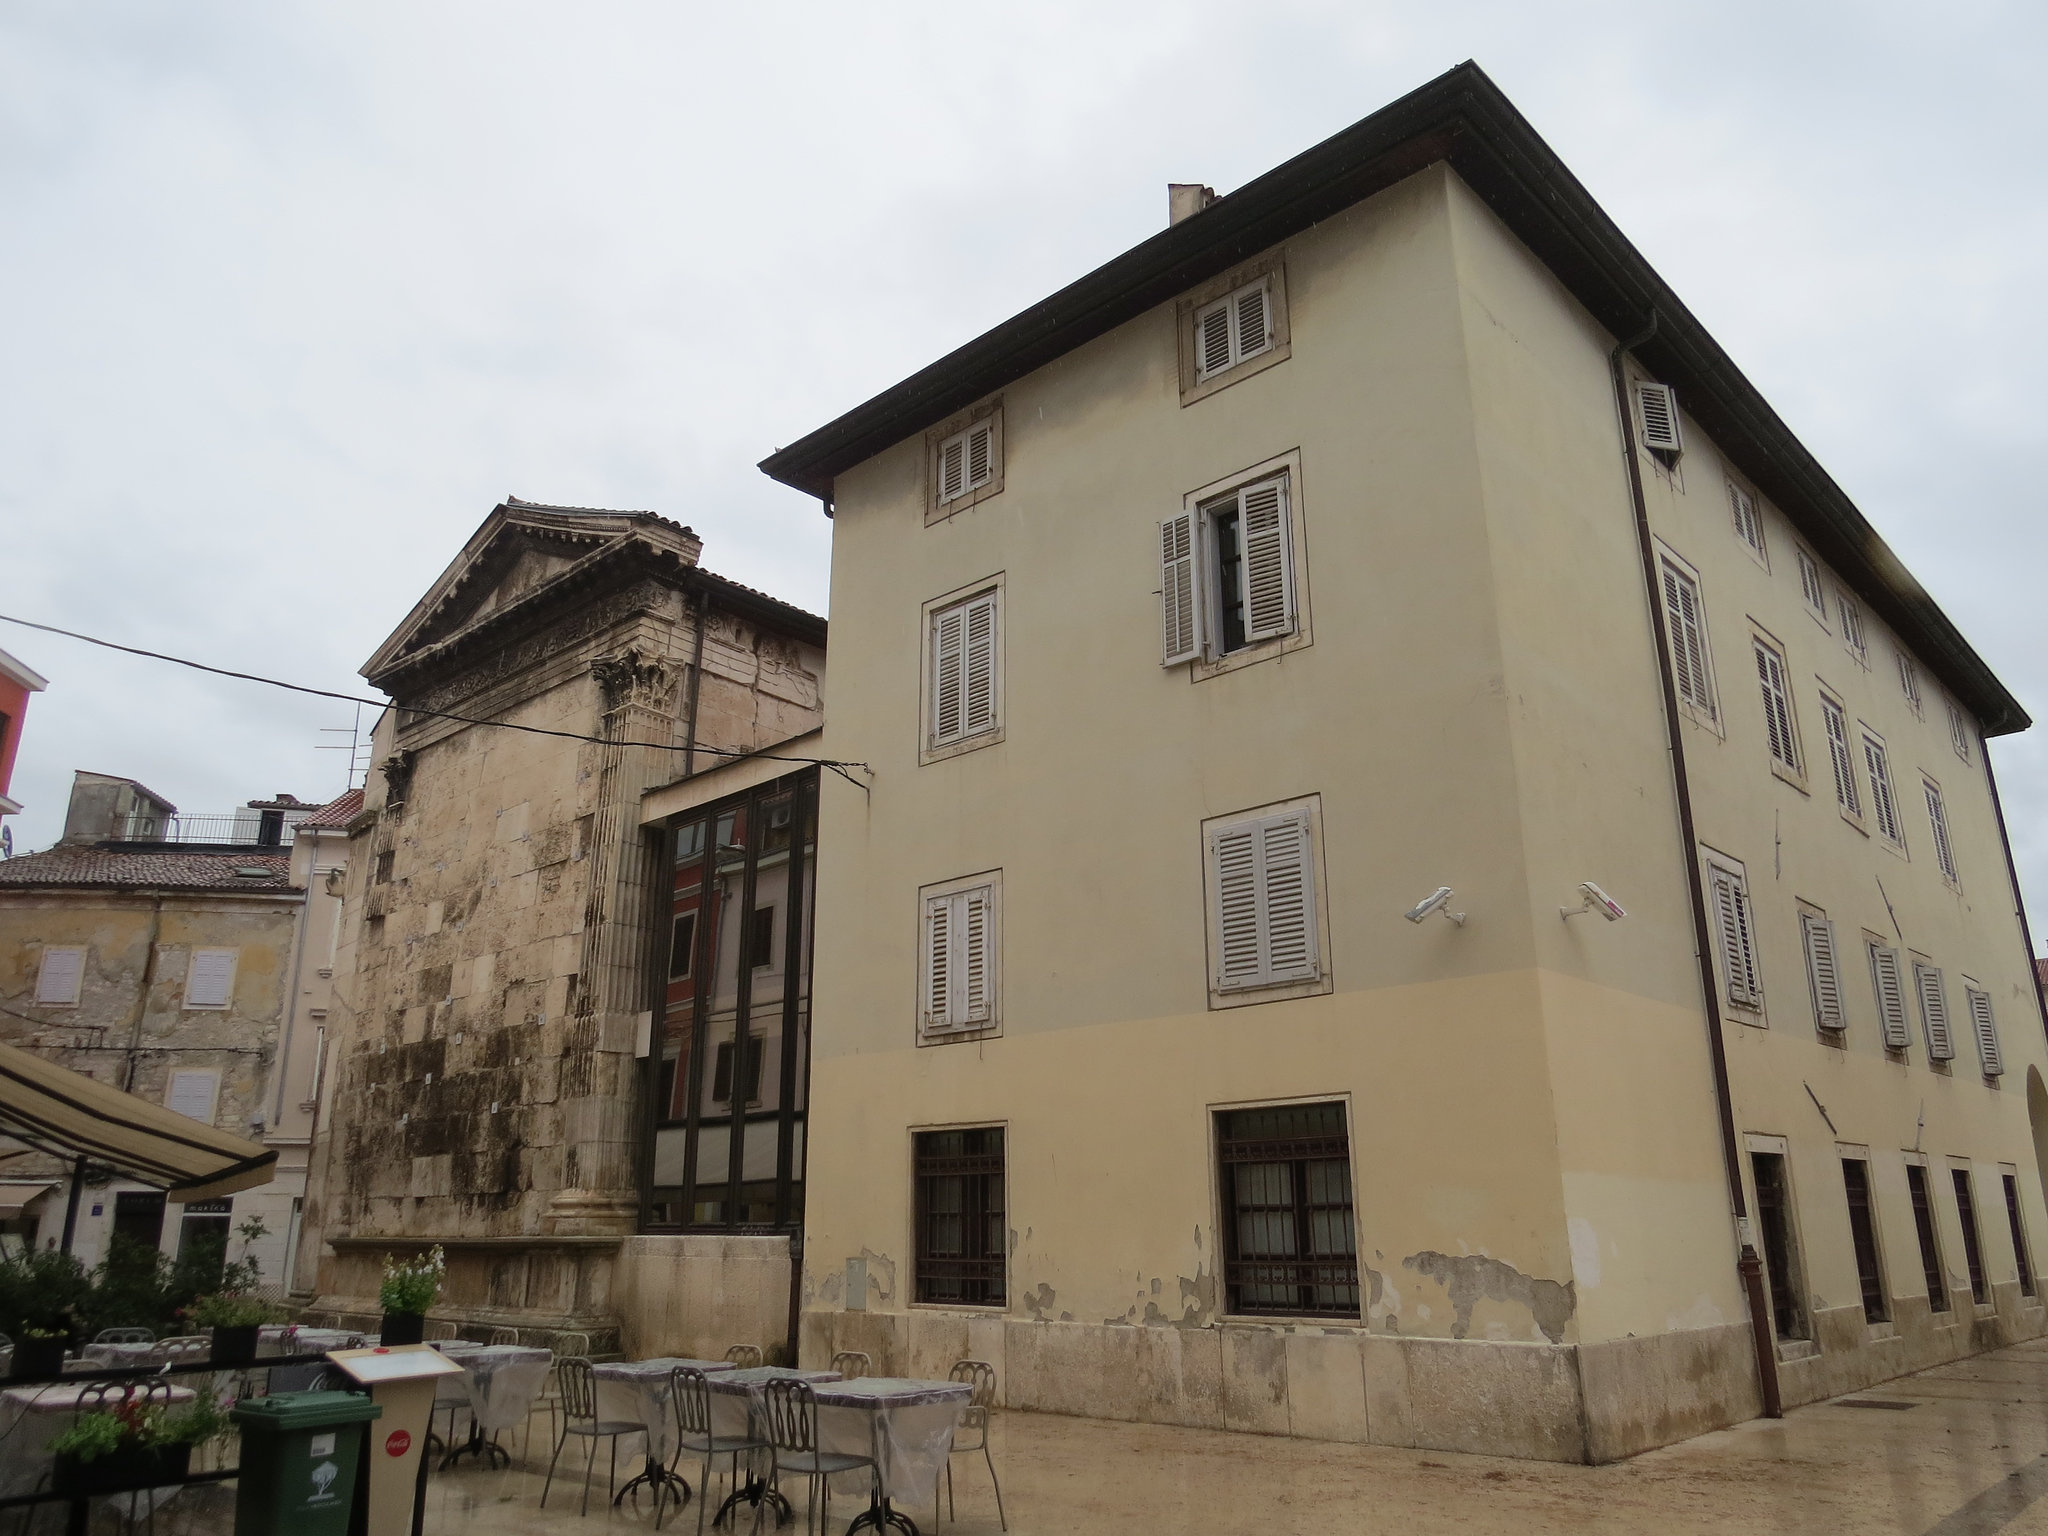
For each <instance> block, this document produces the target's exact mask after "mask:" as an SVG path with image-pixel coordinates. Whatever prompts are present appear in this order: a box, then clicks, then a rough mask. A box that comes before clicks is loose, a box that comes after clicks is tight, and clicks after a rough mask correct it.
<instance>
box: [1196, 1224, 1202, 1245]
mask: <svg viewBox="0 0 2048 1536" xmlns="http://www.w3.org/2000/svg"><path fill="white" fill-rule="evenodd" d="M1195 1246H1196V1247H1197V1248H1200V1247H1201V1246H1202V1229H1201V1227H1200V1226H1197V1227H1196V1228H1195Z"/></svg>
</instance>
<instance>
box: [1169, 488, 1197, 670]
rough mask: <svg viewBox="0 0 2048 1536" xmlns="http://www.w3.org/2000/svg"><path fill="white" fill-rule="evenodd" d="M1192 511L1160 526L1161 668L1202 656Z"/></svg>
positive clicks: (1172, 518)
mask: <svg viewBox="0 0 2048 1536" xmlns="http://www.w3.org/2000/svg"><path fill="white" fill-rule="evenodd" d="M1196 515H1197V514H1195V513H1194V512H1181V513H1178V514H1176V515H1175V516H1173V517H1169V518H1167V519H1165V520H1164V521H1162V522H1161V523H1160V525H1159V630H1160V653H1161V654H1160V665H1161V666H1167V667H1173V666H1178V665H1180V663H1182V662H1184V661H1193V660H1195V659H1196V658H1197V657H1198V656H1200V655H1201V653H1202V625H1201V600H1202V580H1201V571H1200V569H1199V565H1198V557H1197V555H1196V553H1195V550H1196V539H1195V518H1196Z"/></svg>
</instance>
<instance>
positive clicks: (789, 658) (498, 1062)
mask: <svg viewBox="0 0 2048 1536" xmlns="http://www.w3.org/2000/svg"><path fill="white" fill-rule="evenodd" d="M699 548H700V545H699V541H698V540H697V538H696V537H695V535H693V534H692V533H690V531H689V530H688V529H686V528H682V527H679V526H678V525H676V524H674V523H671V522H668V521H666V520H664V519H662V518H659V517H655V516H653V515H652V514H647V513H625V512H591V511H584V510H578V509H564V508H548V507H538V506H534V505H532V504H529V503H524V502H519V501H516V500H515V501H509V502H507V503H505V504H503V505H501V506H499V507H498V508H497V509H496V510H494V511H493V512H492V513H491V515H490V517H489V518H487V519H486V520H485V522H484V524H483V526H482V527H481V528H480V529H479V530H478V532H477V534H476V535H475V536H474V537H473V538H472V539H471V540H470V542H469V544H468V546H467V547H466V548H465V549H464V551H463V553H462V555H461V556H460V557H459V558H458V559H457V560H456V561H455V563H454V564H453V565H451V566H450V567H449V569H448V570H447V572H445V573H444V575H443V576H442V577H441V579H440V580H439V581H438V582H437V583H436V585H435V586H434V588H433V589H432V590H431V591H430V592H429V593H428V594H427V596H426V597H425V598H424V599H422V601H421V602H420V604H419V605H418V606H417V607H416V608H415V609H414V611H413V613H412V614H411V615H410V616H408V618H407V619H406V621H405V623H404V624H402V625H401V626H400V627H399V629H398V630H397V631H396V632H395V633H394V634H393V636H392V637H391V639H390V640H388V641H387V642H386V643H385V645H384V647H383V648H382V649H380V650H379V652H378V653H377V655H376V656H375V657H373V658H372V659H371V661H370V662H369V664H368V665H367V666H366V667H365V668H364V674H365V675H366V676H367V677H368V678H369V679H370V680H371V681H372V682H373V683H374V684H376V685H377V686H378V687H379V688H380V689H382V690H383V691H385V692H386V693H388V694H390V695H391V696H392V698H393V699H394V701H395V707H394V709H393V710H392V711H391V712H389V713H387V714H386V715H385V717H384V718H383V719H382V720H381V721H380V722H379V724H378V726H377V730H376V751H377V758H378V760H379V762H380V763H381V764H382V769H381V771H380V772H379V773H376V774H373V775H372V777H371V782H370V785H369V787H368V792H367V796H366V801H365V806H364V811H363V814H362V816H361V817H360V818H359V820H358V821H357V823H356V824H355V825H354V827H353V828H352V839H353V844H354V846H353V847H352V849H351V856H350V859H349V874H348V886H347V892H346V895H345V897H344V913H343V920H342V940H341V946H340V949H339V951H338V953H337V957H336V976H337V988H336V999H335V1009H334V1017H333V1020H332V1032H331V1036H330V1038H331V1039H332V1040H333V1041H334V1050H333V1056H332V1060H331V1062H330V1067H331V1070H330V1074H329V1080H330V1084H331V1092H332V1098H331V1101H330V1103H329V1104H328V1105H327V1106H325V1107H324V1108H323V1114H322V1129H321V1132H320V1145H319V1146H318V1147H316V1151H315V1157H314V1163H315V1171H314V1175H313V1179H312V1187H311V1189H310V1191H309V1197H308V1214H307V1221H306V1237H305V1241H306V1243H307V1244H308V1245H309V1247H308V1248H307V1250H306V1256H307V1257H308V1258H309V1259H310V1258H312V1257H313V1256H314V1255H315V1254H317V1255H318V1256H319V1273H320V1277H321V1278H320V1282H319V1291H320V1297H321V1300H320V1305H321V1306H322V1307H324V1308H327V1309H331V1310H335V1311H350V1310H354V1311H366V1310H370V1309H372V1308H373V1307H374V1300H375V1295H376V1281H377V1274H378V1269H379V1266H380V1264H381V1260H382V1256H383V1254H384V1253H385V1252H387V1251H396V1250H399V1249H403V1248H406V1247H410V1246H415V1245H417V1244H419V1243H423V1242H432V1241H438V1242H441V1243H443V1244H444V1245H446V1246H447V1247H448V1249H449V1254H450V1279H449V1284H448V1288H447V1292H446V1293H445V1294H444V1306H445V1308H446V1309H448V1310H449V1311H450V1313H451V1315H459V1316H461V1317H463V1318H465V1319H470V1320H476V1321H490V1322H496V1323H505V1324H510V1325H513V1326H529V1327H533V1328H536V1329H544V1328H548V1327H583V1328H587V1329H590V1330H592V1331H594V1332H597V1333H600V1334H602V1333H604V1332H605V1330H606V1329H607V1328H611V1327H616V1321H615V1319H614V1318H613V1316H612V1308H611V1301H610V1263H611V1259H612V1258H613V1257H615V1255H616V1252H617V1246H618V1240H619V1239H621V1238H623V1237H625V1236H627V1235H629V1234H631V1233H633V1232H634V1231H635V1230H636V1228H637V1225H638V1218H639V1206H640V1181H639V1161H640V1147H641V1112H642V1101H643V1099H644V1097H645V1093H646V1088H645V1071H644V1065H643V1061H642V1059H641V1057H640V1054H639V1051H640V1048H641V1037H642V1031H643V1029H644V1027H645V1025H644V1018H643V1016H644V1015H645V1013H646V1011H647V1010H648V1008H649V1007H650V1006H651V996H650V988H651V977H650V972H649V966H650V941H651V938H652V936H653V933H654V931H655V928H656V927H657V926H658V922H659V917H658V915H657V914H654V913H652V912H651V911H650V907H649V895H650V892H651V890H652V889H653V880H654V874H655V871H654V869H653V867H652V865H651V864H650V862H649V846H650V844H649V840H648V838H647V835H646V834H645V833H644V832H643V831H642V829H641V826H640V816H639V802H640V796H641V794H642V792H643V791H644V790H646V789H647V788H649V787H650V786H652V785H655V784H660V783H665V782H668V781H670V780H673V779H674V778H676V777H678V776H679V775H680V774H682V773H685V772H687V771H688V769H689V766H690V765H691V764H692V763H695V764H696V765H698V766H706V765H709V764H710V763H713V762H717V761H721V760H723V756H724V755H725V754H729V753H733V752H740V751H746V750H750V749H754V748H757V747H759V746H761V745H763V744H766V743H772V742H777V741H782V740H785V739H787V738H789V737H791V736H795V735H797V734H800V733H801V732H803V731H805V730H807V729H809V728H810V727H811V726H813V725H814V724H815V723H816V722H817V720H818V718H819V715H820V711H821V697H820V695H821V688H822V683H823V675H824V630H825V626H824V621H823V620H821V619H818V618H815V617H813V616H811V615H809V614H805V613H803V612H801V611H799V610H797V609H794V608H790V607H788V606H787V605H785V604H782V603H779V602H776V601H774V600H773V599H771V598H768V597H765V596H763V595H762V594H760V593H757V592H754V591H751V590H750V589H747V588H745V587H741V586H738V585H737V584H735V583H732V582H728V581H725V580H723V579H722V578H720V577H717V576H713V575H711V574H710V573H709V572H706V571H703V570H701V569H700V568H699V567H698V566H697V563H696V561H697V555H698V551H699ZM422 710H432V711H437V712H440V715H428V714H422V713H416V711H422ZM445 715H459V716H463V717H467V719H468V720H470V721H488V722H494V723H493V724H491V725H477V724H471V723H466V722H465V721H464V720H453V719H448V718H443V717H441V716H445ZM506 726H513V727H525V728H526V729H505V728H504V727H506ZM548 733H560V734H548Z"/></svg>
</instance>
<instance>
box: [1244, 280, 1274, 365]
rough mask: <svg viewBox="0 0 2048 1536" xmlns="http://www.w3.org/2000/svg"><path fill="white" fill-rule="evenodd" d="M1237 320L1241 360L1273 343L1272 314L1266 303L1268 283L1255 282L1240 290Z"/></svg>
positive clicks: (1252, 355) (1256, 353)
mask: <svg viewBox="0 0 2048 1536" xmlns="http://www.w3.org/2000/svg"><path fill="white" fill-rule="evenodd" d="M1234 308H1235V311H1236V316H1235V318H1236V320H1237V356H1238V360H1239V361H1240V362H1241V361H1243V360H1244V359H1245V358H1247V357H1256V356H1257V355H1258V354H1259V353H1261V352H1263V351H1265V350H1266V348H1267V347H1268V346H1270V345H1271V344H1272V340H1273V325H1272V316H1271V314H1270V313H1269V311H1268V307H1267V304H1266V285H1265V284H1264V283H1254V284H1252V286H1251V287H1249V288H1243V289H1240V290H1239V291H1238V294H1237V300H1236V304H1235V305H1234Z"/></svg>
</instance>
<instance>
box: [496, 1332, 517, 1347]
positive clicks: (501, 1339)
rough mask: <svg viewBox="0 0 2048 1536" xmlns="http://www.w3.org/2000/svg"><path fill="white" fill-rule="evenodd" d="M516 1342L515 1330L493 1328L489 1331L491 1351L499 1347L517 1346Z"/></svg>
mask: <svg viewBox="0 0 2048 1536" xmlns="http://www.w3.org/2000/svg"><path fill="white" fill-rule="evenodd" d="M518 1342H519V1330H518V1329H517V1328H493V1329H492V1330H491V1348H493V1349H497V1348H498V1347H500V1346H501V1345H505V1344H517V1343H518Z"/></svg>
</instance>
